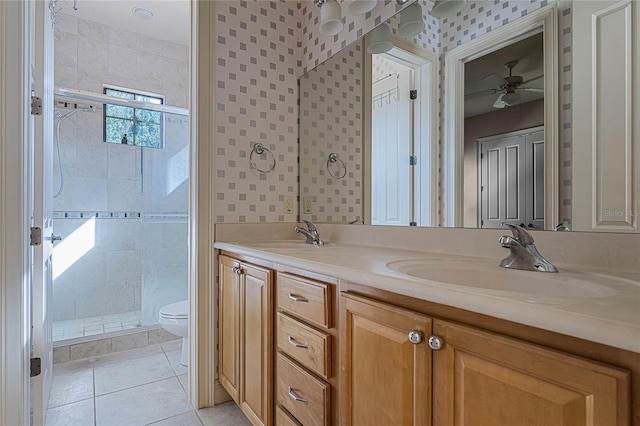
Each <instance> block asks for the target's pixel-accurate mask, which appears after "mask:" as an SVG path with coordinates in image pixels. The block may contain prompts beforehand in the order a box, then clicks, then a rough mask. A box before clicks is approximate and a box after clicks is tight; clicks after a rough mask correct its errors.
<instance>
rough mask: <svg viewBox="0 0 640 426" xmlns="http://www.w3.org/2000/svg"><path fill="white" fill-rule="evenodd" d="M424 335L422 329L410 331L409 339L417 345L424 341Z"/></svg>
mask: <svg viewBox="0 0 640 426" xmlns="http://www.w3.org/2000/svg"><path fill="white" fill-rule="evenodd" d="M423 337H424V336H423V335H422V332H420V331H410V332H409V341H410V342H411V343H413V344H414V345H417V344H418V343H422V340H423Z"/></svg>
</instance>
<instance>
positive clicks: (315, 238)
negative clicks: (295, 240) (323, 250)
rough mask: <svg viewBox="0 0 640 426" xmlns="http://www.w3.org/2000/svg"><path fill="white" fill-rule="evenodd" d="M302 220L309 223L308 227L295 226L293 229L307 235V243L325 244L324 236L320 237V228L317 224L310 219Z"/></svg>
mask: <svg viewBox="0 0 640 426" xmlns="http://www.w3.org/2000/svg"><path fill="white" fill-rule="evenodd" d="M302 222H304V223H306V224H307V229H304V228H300V227H299V226H296V227H295V228H293V230H294V231H296V232H298V233H300V234H302V235H304V236H305V237H307V241H306V243H307V244H313V245H314V246H321V245H323V244H324V241H322V238H320V234H319V233H318V228H316V226H315V225H314V224H313V223H311V222H309V221H308V220H302Z"/></svg>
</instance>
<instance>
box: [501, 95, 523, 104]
mask: <svg viewBox="0 0 640 426" xmlns="http://www.w3.org/2000/svg"><path fill="white" fill-rule="evenodd" d="M519 101H520V95H519V94H518V93H516V92H507V93H505V95H504V96H503V97H502V102H504V103H505V104H506V105H508V106H512V105H515V104H517V103H518V102H519Z"/></svg>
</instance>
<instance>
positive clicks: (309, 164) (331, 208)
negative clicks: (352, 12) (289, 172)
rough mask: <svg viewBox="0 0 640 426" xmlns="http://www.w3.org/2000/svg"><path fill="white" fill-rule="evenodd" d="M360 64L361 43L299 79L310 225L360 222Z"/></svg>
mask: <svg viewBox="0 0 640 426" xmlns="http://www.w3.org/2000/svg"><path fill="white" fill-rule="evenodd" d="M363 60H364V49H363V43H362V41H360V42H357V43H353V44H351V45H349V47H348V48H346V49H343V50H341V51H340V52H339V53H338V54H337V55H335V56H333V57H332V58H331V60H330V61H325V62H323V63H322V64H320V65H319V66H318V67H317V68H316V69H314V70H312V71H311V72H309V73H307V74H305V75H304V76H303V77H302V78H301V79H300V138H301V139H302V140H304V143H301V144H300V198H301V200H303V206H304V207H303V211H301V212H300V217H301V218H303V219H307V220H310V221H312V222H351V221H353V220H357V219H362V188H363V186H362V185H363V183H362V126H363V124H362V118H363V117H362V109H363V104H362V102H363V100H364V99H363V98H364V93H363V89H364V86H363V80H362V71H361V70H362V69H363V67H364V64H363ZM354 70H355V72H354ZM317 94H320V95H319V96H318V95H317ZM331 153H335V154H337V155H338V158H339V160H337V161H335V162H328V161H327V160H328V159H329V155H330V154H331ZM343 175H344V177H341V176H343ZM307 197H310V199H311V206H310V211H307V210H306V206H307V204H306V203H305V201H304V200H305V199H307Z"/></svg>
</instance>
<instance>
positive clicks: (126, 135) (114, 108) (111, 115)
mask: <svg viewBox="0 0 640 426" xmlns="http://www.w3.org/2000/svg"><path fill="white" fill-rule="evenodd" d="M104 94H105V95H108V96H114V97H118V98H124V99H132V100H136V101H142V102H149V103H153V104H158V105H162V104H164V97H163V96H160V95H153V94H149V93H141V92H135V91H133V90H129V89H121V88H114V87H105V88H104ZM103 111H104V126H103V129H104V141H105V142H108V143H118V144H127V145H136V146H144V147H148V148H162V147H163V123H162V113H161V112H157V111H149V110H146V109H141V108H131V107H125V106H120V105H110V104H107V105H105V107H104V108H103Z"/></svg>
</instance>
